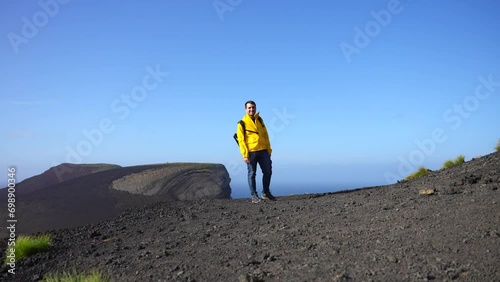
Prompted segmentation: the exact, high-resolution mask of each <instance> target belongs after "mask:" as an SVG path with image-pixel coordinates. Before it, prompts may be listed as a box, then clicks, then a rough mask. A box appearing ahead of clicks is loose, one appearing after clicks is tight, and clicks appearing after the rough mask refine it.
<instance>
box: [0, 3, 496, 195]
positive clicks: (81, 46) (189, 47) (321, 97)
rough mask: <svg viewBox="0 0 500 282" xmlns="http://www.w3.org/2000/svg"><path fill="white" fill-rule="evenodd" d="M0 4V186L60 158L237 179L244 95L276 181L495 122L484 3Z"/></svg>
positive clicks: (438, 152) (453, 144)
mask: <svg viewBox="0 0 500 282" xmlns="http://www.w3.org/2000/svg"><path fill="white" fill-rule="evenodd" d="M4 6H5V7H4V9H2V10H1V11H0V19H1V24H0V34H2V35H3V37H2V38H3V40H0V60H1V61H2V65H3V66H4V67H3V68H1V69H0V77H1V78H0V82H1V83H0V93H2V94H1V96H0V99H1V103H2V105H4V110H3V111H2V113H1V115H2V117H3V120H4V122H3V123H2V124H1V125H0V134H1V135H2V148H1V150H2V154H1V155H2V158H1V160H0V165H1V167H3V169H4V170H5V172H4V175H5V176H4V177H1V178H0V179H1V183H2V184H3V185H6V183H7V182H6V175H7V169H8V168H9V167H16V168H17V174H16V176H17V178H18V182H20V181H22V180H24V179H26V178H29V177H32V176H35V175H38V174H40V173H43V172H44V171H45V170H47V169H49V168H50V167H52V166H55V165H58V164H61V163H66V162H70V163H111V164H118V165H121V166H133V165H143V164H154V163H165V162H210V163H221V164H224V165H225V166H226V168H227V169H228V171H229V173H230V176H231V178H232V180H233V182H234V183H244V181H245V179H246V167H245V165H244V163H243V161H242V158H241V156H240V154H239V150H238V148H237V147H236V144H235V142H234V140H233V139H232V135H233V133H234V132H235V130H236V125H237V122H238V120H240V119H241V118H242V117H243V115H244V113H245V112H244V102H245V101H247V100H254V101H255V102H256V103H257V111H258V112H260V113H261V116H262V117H263V119H264V121H265V123H266V125H267V127H268V130H269V132H270V136H271V144H272V147H273V155H272V159H273V169H274V171H273V180H272V181H273V182H272V183H277V184H278V183H307V184H311V185H313V186H315V185H316V186H317V187H320V186H321V185H324V184H326V185H330V184H334V183H347V184H349V183H354V184H356V183H372V184H370V185H385V184H391V183H394V182H396V181H397V180H400V179H403V178H404V177H406V176H407V175H408V174H409V173H411V172H413V171H415V170H416V169H418V167H420V166H425V167H427V168H429V169H432V170H436V169H439V168H440V167H441V165H442V164H443V163H444V162H445V161H446V160H449V159H454V158H455V157H457V156H458V155H464V156H465V159H466V161H468V160H470V159H472V158H475V157H478V156H483V155H486V154H489V153H492V152H494V147H495V145H496V144H497V142H498V140H499V138H500V131H499V129H498V125H497V124H496V122H495V121H498V120H500V111H499V110H498V109H499V108H500V95H499V93H500V59H499V57H498V46H499V42H500V34H499V33H498V26H500V18H498V17H497V11H499V8H500V3H499V2H497V1H493V0H481V1H475V2H470V1H462V0H458V1H457V0H446V1H439V2H430V1H411V0H401V1H397V0H383V1H381V0H376V1H368V0H360V1H323V0H314V1H313V2H307V3H305V2H302V1H288V2H286V4H284V3H276V2H272V3H269V2H259V1H257V2H255V1H225V0H221V1H213V2H190V1H142V2H121V1H120V2H119V1H106V2H101V1H95V0H90V1H85V2H81V1H70V0H64V1H63V0H39V1H8V2H6V4H5V5H4ZM258 177H259V176H258ZM360 180H361V181H360ZM272 185H273V184H272ZM304 189H306V188H304ZM283 193H284V192H283ZM304 193H307V192H306V191H304Z"/></svg>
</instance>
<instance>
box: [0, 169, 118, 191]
mask: <svg viewBox="0 0 500 282" xmlns="http://www.w3.org/2000/svg"><path fill="white" fill-rule="evenodd" d="M120 167H121V166H119V165H114V164H70V163H63V164H60V165H57V166H54V167H51V168H49V169H48V170H46V171H45V172H43V173H41V174H39V175H35V176H33V177H30V178H27V179H25V180H23V181H21V182H19V183H17V184H16V194H17V196H20V195H24V194H28V193H31V192H35V191H38V190H41V189H43V188H46V187H49V186H52V185H55V184H58V183H61V182H64V181H66V180H71V179H73V178H78V177H81V176H85V175H88V174H92V173H96V172H100V171H105V170H109V169H115V168H120ZM0 191H1V190H0ZM4 194H5V192H3V193H1V194H0V197H2V196H4ZM2 199H3V198H2Z"/></svg>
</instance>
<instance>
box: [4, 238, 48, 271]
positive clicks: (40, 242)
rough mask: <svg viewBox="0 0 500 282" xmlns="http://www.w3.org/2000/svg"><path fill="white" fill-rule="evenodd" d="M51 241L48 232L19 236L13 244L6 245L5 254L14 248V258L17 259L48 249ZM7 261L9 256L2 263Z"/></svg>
mask: <svg viewBox="0 0 500 282" xmlns="http://www.w3.org/2000/svg"><path fill="white" fill-rule="evenodd" d="M51 243H52V237H51V236H50V235H48V234H45V235H40V236H19V237H18V238H17V239H16V241H15V244H13V245H12V246H8V247H7V254H11V253H12V252H11V250H14V252H13V253H14V254H15V260H16V261H18V260H20V259H23V258H25V257H28V256H31V255H34V254H36V253H39V252H44V251H46V250H48V249H49V248H50V245H51ZM8 262H10V258H9V257H6V258H5V261H4V264H7V263H8Z"/></svg>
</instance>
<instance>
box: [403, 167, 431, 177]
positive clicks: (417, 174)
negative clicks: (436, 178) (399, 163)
mask: <svg viewBox="0 0 500 282" xmlns="http://www.w3.org/2000/svg"><path fill="white" fill-rule="evenodd" d="M428 173H429V170H428V169H427V168H425V167H423V166H421V167H419V168H418V170H417V171H415V172H414V173H412V174H410V175H408V176H407V177H406V178H405V179H404V180H406V181H409V180H413V179H417V178H419V177H422V176H424V175H427V174H428Z"/></svg>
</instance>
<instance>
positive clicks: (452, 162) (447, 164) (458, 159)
mask: <svg viewBox="0 0 500 282" xmlns="http://www.w3.org/2000/svg"><path fill="white" fill-rule="evenodd" d="M464 161H465V157H464V156H463V155H459V156H458V157H456V158H455V159H454V160H447V161H446V162H444V164H443V166H442V167H441V169H446V168H450V167H452V166H456V165H459V164H462V163H464Z"/></svg>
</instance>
